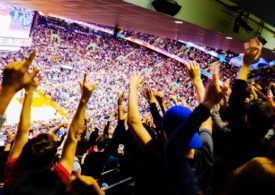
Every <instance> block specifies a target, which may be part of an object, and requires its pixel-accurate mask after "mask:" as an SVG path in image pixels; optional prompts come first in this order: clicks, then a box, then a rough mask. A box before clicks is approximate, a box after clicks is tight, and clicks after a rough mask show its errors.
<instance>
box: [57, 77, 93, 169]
mask: <svg viewBox="0 0 275 195" xmlns="http://www.w3.org/2000/svg"><path fill="white" fill-rule="evenodd" d="M81 89H82V96H81V99H80V101H79V104H78V108H77V111H76V113H75V116H74V118H73V120H72V123H71V125H70V128H69V132H68V136H67V139H66V142H65V145H64V148H63V152H62V157H61V159H60V163H61V164H62V165H63V166H64V167H65V168H66V169H67V170H68V171H69V172H72V168H73V162H74V157H75V152H76V147H77V142H78V139H79V138H80V136H81V127H82V125H83V121H84V118H85V110H86V108H87V103H88V101H89V99H90V97H91V95H92V92H93V91H94V89H95V85H94V84H92V83H87V82H86V74H85V75H84V81H83V84H82V85H81Z"/></svg>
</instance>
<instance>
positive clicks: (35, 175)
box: [10, 168, 66, 195]
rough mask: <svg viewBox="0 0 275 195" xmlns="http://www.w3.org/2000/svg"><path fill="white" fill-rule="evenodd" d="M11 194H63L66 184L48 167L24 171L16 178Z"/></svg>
mask: <svg viewBox="0 0 275 195" xmlns="http://www.w3.org/2000/svg"><path fill="white" fill-rule="evenodd" d="M10 194H11V195H48V194H50V195H63V194H64V195H65V194H66V186H65V184H63V183H62V181H61V180H60V178H59V177H58V175H57V174H56V173H55V172H54V171H52V170H51V169H49V168H42V169H33V170H28V171H26V172H24V173H23V174H22V175H21V176H20V177H19V178H17V179H16V181H15V183H14V185H13V186H12V188H11V193H10Z"/></svg>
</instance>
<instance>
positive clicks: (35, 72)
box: [28, 68, 40, 80]
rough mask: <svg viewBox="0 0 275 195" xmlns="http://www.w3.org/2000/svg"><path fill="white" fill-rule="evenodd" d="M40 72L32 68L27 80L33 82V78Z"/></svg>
mask: <svg viewBox="0 0 275 195" xmlns="http://www.w3.org/2000/svg"><path fill="white" fill-rule="evenodd" d="M39 72H40V70H39V69H38V68H34V70H33V71H32V72H31V73H30V75H29V76H28V78H29V79H30V80H33V79H34V78H35V76H36V75H37V74H38V73H39Z"/></svg>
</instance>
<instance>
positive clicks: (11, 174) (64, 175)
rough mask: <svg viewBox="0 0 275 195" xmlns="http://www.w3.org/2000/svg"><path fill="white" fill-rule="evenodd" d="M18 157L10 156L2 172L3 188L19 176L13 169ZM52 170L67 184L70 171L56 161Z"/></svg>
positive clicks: (8, 186)
mask: <svg viewBox="0 0 275 195" xmlns="http://www.w3.org/2000/svg"><path fill="white" fill-rule="evenodd" d="M17 160H18V158H11V159H9V160H8V162H7V164H6V168H5V172H4V184H5V188H10V187H11V185H12V184H13V183H14V182H15V180H16V178H17V177H18V176H19V175H18V172H17V171H16V170H15V164H16V162H17ZM52 170H53V171H54V172H56V174H57V175H58V176H59V178H60V180H61V181H62V182H63V183H64V184H68V183H69V182H70V176H71V174H70V172H69V171H68V170H67V169H66V168H65V167H64V166H63V165H62V164H61V163H57V164H56V165H54V166H53V167H52Z"/></svg>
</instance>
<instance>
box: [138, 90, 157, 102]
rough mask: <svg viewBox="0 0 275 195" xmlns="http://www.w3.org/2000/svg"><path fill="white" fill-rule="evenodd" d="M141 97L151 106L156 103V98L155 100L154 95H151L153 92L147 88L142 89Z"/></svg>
mask: <svg viewBox="0 0 275 195" xmlns="http://www.w3.org/2000/svg"><path fill="white" fill-rule="evenodd" d="M141 93H142V95H143V96H144V97H145V99H146V100H147V102H148V103H149V104H152V103H156V98H155V95H154V93H153V91H152V90H151V89H150V87H149V86H145V87H144V88H143V89H142V92H141Z"/></svg>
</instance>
